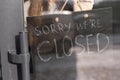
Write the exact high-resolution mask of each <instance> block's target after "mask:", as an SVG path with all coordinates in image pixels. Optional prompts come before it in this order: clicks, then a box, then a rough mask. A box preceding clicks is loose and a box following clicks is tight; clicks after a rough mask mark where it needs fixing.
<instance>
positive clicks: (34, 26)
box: [27, 8, 119, 80]
mask: <svg viewBox="0 0 120 80" xmlns="http://www.w3.org/2000/svg"><path fill="white" fill-rule="evenodd" d="M27 24H28V32H29V40H30V41H29V42H30V51H31V61H32V64H31V65H32V68H31V78H32V80H88V79H90V80H101V79H105V80H113V78H115V80H117V78H118V75H119V74H118V72H119V71H118V70H119V67H118V66H117V65H118V64H119V61H118V60H117V58H119V49H118V48H119V46H116V45H115V44H114V39H113V28H112V8H102V9H95V10H89V11H82V12H79V11H78V12H72V13H70V14H64V13H63V14H62V13H61V14H50V15H42V16H35V17H28V18H27ZM112 75H113V76H114V77H113V78H111V76H112Z"/></svg>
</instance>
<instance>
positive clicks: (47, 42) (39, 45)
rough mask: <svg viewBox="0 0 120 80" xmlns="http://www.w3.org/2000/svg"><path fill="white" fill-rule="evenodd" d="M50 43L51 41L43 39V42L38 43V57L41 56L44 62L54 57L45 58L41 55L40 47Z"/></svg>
mask: <svg viewBox="0 0 120 80" xmlns="http://www.w3.org/2000/svg"><path fill="white" fill-rule="evenodd" d="M49 43H50V42H49V41H43V42H42V43H40V44H38V46H37V55H38V57H39V58H40V59H41V60H42V61H44V62H48V61H49V60H50V59H51V58H52V57H49V58H47V59H44V58H43V57H42V56H41V55H40V48H41V47H42V46H43V45H45V44H49Z"/></svg>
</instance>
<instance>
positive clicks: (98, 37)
mask: <svg viewBox="0 0 120 80" xmlns="http://www.w3.org/2000/svg"><path fill="white" fill-rule="evenodd" d="M100 36H104V37H105V38H106V40H107V43H106V45H105V46H104V48H103V49H101V50H100V43H99V42H100ZM109 43H110V41H109V37H108V36H107V35H105V34H102V33H97V47H98V53H102V52H103V51H105V50H106V49H107V47H108V46H109Z"/></svg>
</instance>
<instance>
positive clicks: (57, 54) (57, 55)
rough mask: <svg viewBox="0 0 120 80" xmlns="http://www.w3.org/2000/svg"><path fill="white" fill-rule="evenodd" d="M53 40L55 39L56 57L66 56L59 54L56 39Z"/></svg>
mask: <svg viewBox="0 0 120 80" xmlns="http://www.w3.org/2000/svg"><path fill="white" fill-rule="evenodd" d="M53 41H54V44H55V51H56V58H57V59H61V58H64V56H59V53H58V47H57V42H56V39H54V40H53Z"/></svg>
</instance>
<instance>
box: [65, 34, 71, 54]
mask: <svg viewBox="0 0 120 80" xmlns="http://www.w3.org/2000/svg"><path fill="white" fill-rule="evenodd" d="M66 39H67V40H70V44H71V48H73V42H72V39H71V38H70V37H69V36H65V37H64V38H63V53H64V54H65V55H66V56H71V55H72V51H70V49H69V51H70V52H69V54H68V53H67V52H66V51H65V40H66Z"/></svg>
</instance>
